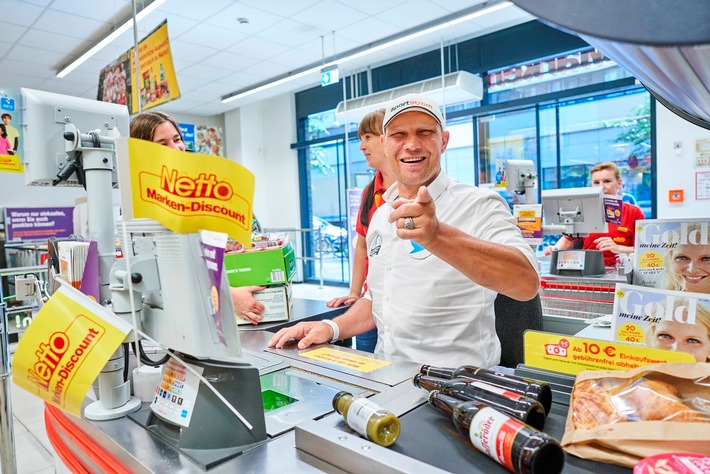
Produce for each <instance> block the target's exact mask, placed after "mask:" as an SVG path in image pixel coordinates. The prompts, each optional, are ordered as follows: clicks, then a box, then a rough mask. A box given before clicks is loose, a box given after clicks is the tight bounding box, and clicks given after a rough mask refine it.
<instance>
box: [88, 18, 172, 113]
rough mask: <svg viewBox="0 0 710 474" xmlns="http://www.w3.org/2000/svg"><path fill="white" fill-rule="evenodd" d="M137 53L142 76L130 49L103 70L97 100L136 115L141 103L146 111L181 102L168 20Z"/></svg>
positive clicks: (152, 33) (134, 51) (147, 38)
mask: <svg viewBox="0 0 710 474" xmlns="http://www.w3.org/2000/svg"><path fill="white" fill-rule="evenodd" d="M138 51H139V52H140V53H139V56H138V57H139V61H140V64H139V68H140V75H138V74H136V50H135V48H131V49H129V50H128V51H126V52H125V53H123V54H122V55H121V56H119V57H118V59H116V60H115V61H114V62H112V63H111V64H108V65H107V66H105V67H104V68H103V69H102V70H101V72H100V74H99V87H98V91H97V92H98V94H97V97H96V98H97V100H101V101H104V102H112V103H114V104H120V105H126V106H128V111H129V113H131V114H135V113H137V112H138V105H139V103H140V106H141V110H146V109H149V108H151V107H155V106H157V105H160V104H164V103H166V102H169V101H171V100H175V99H178V98H180V89H179V87H178V83H177V77H176V75H175V67H174V66H173V58H172V53H171V51H170V39H169V35H168V22H167V20H166V21H163V22H162V23H161V24H160V25H158V27H157V28H155V29H154V30H153V31H152V32H150V33H149V34H148V36H146V37H145V38H143V39H142V40H141V41H140V42H139V43H138ZM139 101H140V102H139Z"/></svg>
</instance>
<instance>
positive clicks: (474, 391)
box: [412, 374, 545, 430]
mask: <svg viewBox="0 0 710 474" xmlns="http://www.w3.org/2000/svg"><path fill="white" fill-rule="evenodd" d="M412 381H413V382H414V385H416V386H417V387H419V388H423V389H425V390H438V391H440V392H441V393H443V394H445V395H450V396H452V397H454V398H458V399H459V400H462V401H469V400H476V401H479V402H483V403H485V404H486V405H489V406H491V407H492V408H495V409H496V410H498V411H501V412H503V413H505V414H506V415H509V416H512V417H515V418H517V419H519V420H520V421H523V422H525V423H527V424H528V425H530V426H532V427H533V428H535V429H538V430H541V429H543V428H544V426H545V409H544V408H543V407H542V405H541V404H540V402H538V401H537V400H533V399H532V398H528V397H524V396H522V395H519V394H517V393H514V392H509V391H506V390H505V389H502V388H500V387H496V386H495V385H490V384H487V383H484V382H478V381H475V380H468V379H464V378H460V379H450V380H446V379H439V378H436V377H428V376H426V375H422V374H416V375H415V376H414V379H413V380H412Z"/></svg>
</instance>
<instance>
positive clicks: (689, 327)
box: [646, 298, 710, 362]
mask: <svg viewBox="0 0 710 474" xmlns="http://www.w3.org/2000/svg"><path fill="white" fill-rule="evenodd" d="M679 306H685V309H684V310H683V315H682V317H684V318H685V320H686V321H687V318H688V307H689V301H688V299H687V298H683V299H681V300H680V301H678V302H677V303H676V304H675V306H674V311H673V314H675V311H676V308H678V307H679ZM646 345H647V346H649V347H655V348H656V349H666V350H670V351H679V352H687V353H688V354H690V355H692V356H693V357H695V360H696V361H697V362H710V309H708V307H707V306H706V305H705V304H703V303H702V302H700V301H698V302H697V306H696V307H695V324H692V323H688V322H685V323H683V322H679V321H675V320H673V321H668V320H665V319H661V320H660V321H659V322H657V323H652V324H650V325H649V326H648V328H647V330H646Z"/></svg>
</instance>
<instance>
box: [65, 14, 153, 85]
mask: <svg viewBox="0 0 710 474" xmlns="http://www.w3.org/2000/svg"><path fill="white" fill-rule="evenodd" d="M165 1H166V0H153V1H152V2H151V3H150V4H149V5H148V6H146V7H144V8H143V9H142V10H141V11H139V12H138V13H137V14H136V20H137V21H141V20H142V19H143V18H145V17H146V16H148V15H149V14H151V13H152V12H153V11H155V10H156V9H157V8H158V7H159V6H160V5H162V4H163V3H165ZM132 27H133V16H131V18H129V19H128V20H126V21H125V22H123V24H121V25H120V26H119V27H118V28H116V29H115V30H113V31H112V32H111V33H110V34H109V35H108V36H106V37H105V38H104V39H102V40H101V41H99V42H98V43H96V44H95V45H94V46H93V47H92V48H91V49H89V50H88V51H87V52H85V53H84V54H82V55H81V56H79V57H78V58H77V59H76V60H74V61H73V62H72V63H71V64H69V65H68V66H65V67H64V68H63V69H62V70H61V71H59V72H58V73H57V77H58V78H60V79H61V78H63V77H64V76H66V75H67V74H69V73H70V72H72V71H73V70H74V69H76V68H78V67H79V66H81V65H82V64H83V63H84V61H86V60H87V59H89V58H90V57H91V56H93V55H94V54H96V53H98V52H99V51H101V50H102V49H104V48H105V47H106V46H107V45H109V44H110V43H111V42H112V41H113V40H115V39H116V38H118V37H119V36H121V35H122V34H123V33H125V32H126V31H128V30H129V29H130V28H132Z"/></svg>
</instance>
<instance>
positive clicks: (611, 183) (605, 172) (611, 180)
mask: <svg viewBox="0 0 710 474" xmlns="http://www.w3.org/2000/svg"><path fill="white" fill-rule="evenodd" d="M589 174H590V175H591V177H592V186H594V187H598V186H601V187H602V188H604V194H606V195H608V196H617V195H618V194H619V191H620V190H621V186H622V183H623V181H622V180H621V175H620V174H619V168H617V167H616V165H615V164H614V163H611V162H609V161H607V162H604V163H599V164H597V165H596V166H595V167H594V168H592V169H591V170H590V171H589ZM640 219H645V217H644V215H643V211H641V209H640V208H639V207H637V206H634V205H633V204H629V203H626V202H622V204H621V224H619V225H616V224H608V226H609V232H607V233H605V234H589V235H588V236H587V237H586V238H585V239H584V242H583V246H582V248H584V249H588V250H601V251H602V252H603V253H604V266H606V267H614V266H616V255H617V254H620V253H624V254H631V253H633V252H634V236H635V229H636V221H637V220H640ZM580 240H581V239H580ZM575 241H576V239H573V238H572V237H569V236H567V235H563V236H562V238H560V240H558V241H557V243H556V244H555V245H553V246H552V247H547V248H546V249H545V250H544V254H545V255H550V254H551V253H552V251H553V250H569V249H571V248H572V246H573V245H574V243H575Z"/></svg>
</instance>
